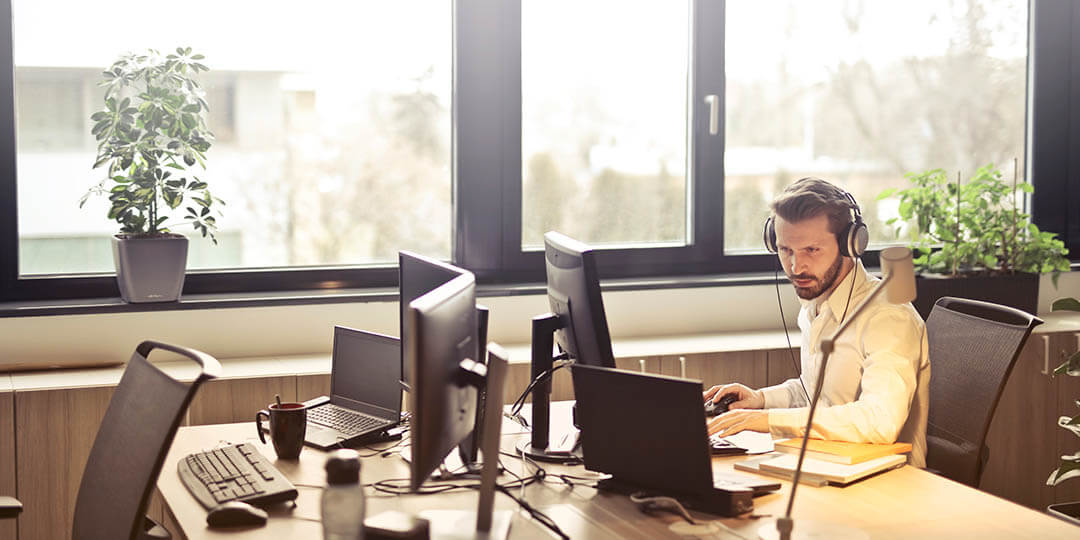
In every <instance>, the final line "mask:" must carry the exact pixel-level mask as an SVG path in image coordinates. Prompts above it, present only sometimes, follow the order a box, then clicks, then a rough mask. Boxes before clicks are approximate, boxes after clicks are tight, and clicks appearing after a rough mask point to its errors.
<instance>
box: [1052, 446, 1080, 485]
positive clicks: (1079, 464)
mask: <svg viewBox="0 0 1080 540" xmlns="http://www.w3.org/2000/svg"><path fill="white" fill-rule="evenodd" d="M1078 476H1080V452H1078V453H1077V454H1075V455H1072V456H1061V465H1060V466H1058V468H1057V469H1055V470H1054V472H1052V473H1050V477H1049V478H1047V479H1046V485H1048V486H1056V485H1058V484H1060V483H1062V482H1064V481H1065V480H1068V479H1070V478H1076V477H1078Z"/></svg>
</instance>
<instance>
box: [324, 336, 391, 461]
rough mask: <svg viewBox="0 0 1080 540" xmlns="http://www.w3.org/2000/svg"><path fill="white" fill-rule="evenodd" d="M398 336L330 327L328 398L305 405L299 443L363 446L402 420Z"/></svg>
mask: <svg viewBox="0 0 1080 540" xmlns="http://www.w3.org/2000/svg"><path fill="white" fill-rule="evenodd" d="M400 380H401V340H399V339H398V338H396V337H392V336H385V335H382V334H376V333H373V332H364V331H362V330H354V329H352V328H345V327H342V326H335V327H334V352H333V360H332V363H331V366H330V396H329V397H327V396H321V397H319V398H315V399H314V400H311V401H308V402H307V403H308V404H309V405H310V406H311V408H310V409H308V424H307V432H306V434H305V436H304V442H306V443H307V444H309V445H311V446H315V447H318V448H323V449H327V448H334V447H342V446H350V445H355V444H364V443H365V442H366V441H376V440H379V438H380V436H381V435H383V434H384V432H385V431H386V430H388V429H390V428H393V427H394V426H396V425H397V424H398V423H399V422H400V420H401V387H400V386H399V385H398V381H400Z"/></svg>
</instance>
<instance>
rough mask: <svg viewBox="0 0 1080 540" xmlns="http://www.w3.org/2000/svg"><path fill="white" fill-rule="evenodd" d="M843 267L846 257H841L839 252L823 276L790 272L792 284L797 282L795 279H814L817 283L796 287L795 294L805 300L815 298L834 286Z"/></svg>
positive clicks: (789, 276)
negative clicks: (792, 273)
mask: <svg viewBox="0 0 1080 540" xmlns="http://www.w3.org/2000/svg"><path fill="white" fill-rule="evenodd" d="M843 267H844V258H843V257H841V256H840V254H837V255H836V260H835V261H834V262H833V264H832V266H830V267H829V268H828V270H825V275H824V276H822V277H821V278H818V277H817V276H815V275H813V274H799V275H795V276H793V275H791V274H788V279H789V280H791V281H792V285H794V284H795V283H794V280H796V279H812V280H814V282H815V284H814V285H811V286H809V287H795V294H797V295H799V298H802V299H803V300H813V299H814V298H817V297H818V296H821V293H824V292H825V291H827V290H829V289H830V288H832V286H833V283H836V278H837V277H838V276H839V275H840V269H842V268H843Z"/></svg>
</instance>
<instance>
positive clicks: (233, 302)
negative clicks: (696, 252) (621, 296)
mask: <svg viewBox="0 0 1080 540" xmlns="http://www.w3.org/2000/svg"><path fill="white" fill-rule="evenodd" d="M773 280H774V277H773V275H772V274H768V273H752V274H728V275H706V276H679V277H669V278H649V279H618V280H605V281H604V283H603V285H602V288H603V291H604V292H615V291H635V290H659V289H687V288H697V287H723V286H740V285H762V284H771V283H772V282H773ZM542 294H546V285H545V284H543V283H523V284H498V285H481V286H480V287H479V289H478V291H477V295H478V296H479V297H481V298H483V297H501V296H527V295H542ZM397 300H398V291H397V289H395V288H387V287H381V288H372V289H333V290H307V291H271V292H252V293H221V294H188V295H184V296H182V297H181V298H180V300H178V301H176V302H152V303H140V304H128V303H126V302H124V301H123V300H121V299H120V298H118V297H113V298H85V299H73V300H48V301H25V302H0V318H7V317H46V316H56V315H88V314H94V313H138V312H151V311H186V310H196V309H225V308H250V307H274V306H299V305H315V304H341V303H363V302H396V301H397Z"/></svg>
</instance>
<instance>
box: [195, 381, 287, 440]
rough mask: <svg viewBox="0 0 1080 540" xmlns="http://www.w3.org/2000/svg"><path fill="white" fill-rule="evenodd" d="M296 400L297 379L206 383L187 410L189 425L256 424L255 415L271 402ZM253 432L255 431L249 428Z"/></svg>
mask: <svg viewBox="0 0 1080 540" xmlns="http://www.w3.org/2000/svg"><path fill="white" fill-rule="evenodd" d="M274 395H280V396H281V401H295V400H296V377H293V376H286V377H266V378H257V379H225V380H214V381H209V382H207V383H205V384H203V385H202V387H201V388H199V392H198V394H196V395H195V399H194V400H193V401H192V403H191V407H190V408H189V410H188V420H189V422H190V424H191V425H193V426H198V425H204V424H228V423H232V422H252V423H254V421H255V412H256V411H258V410H260V409H263V408H265V407H266V406H267V405H268V404H270V403H273V402H274ZM252 429H254V428H252Z"/></svg>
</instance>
